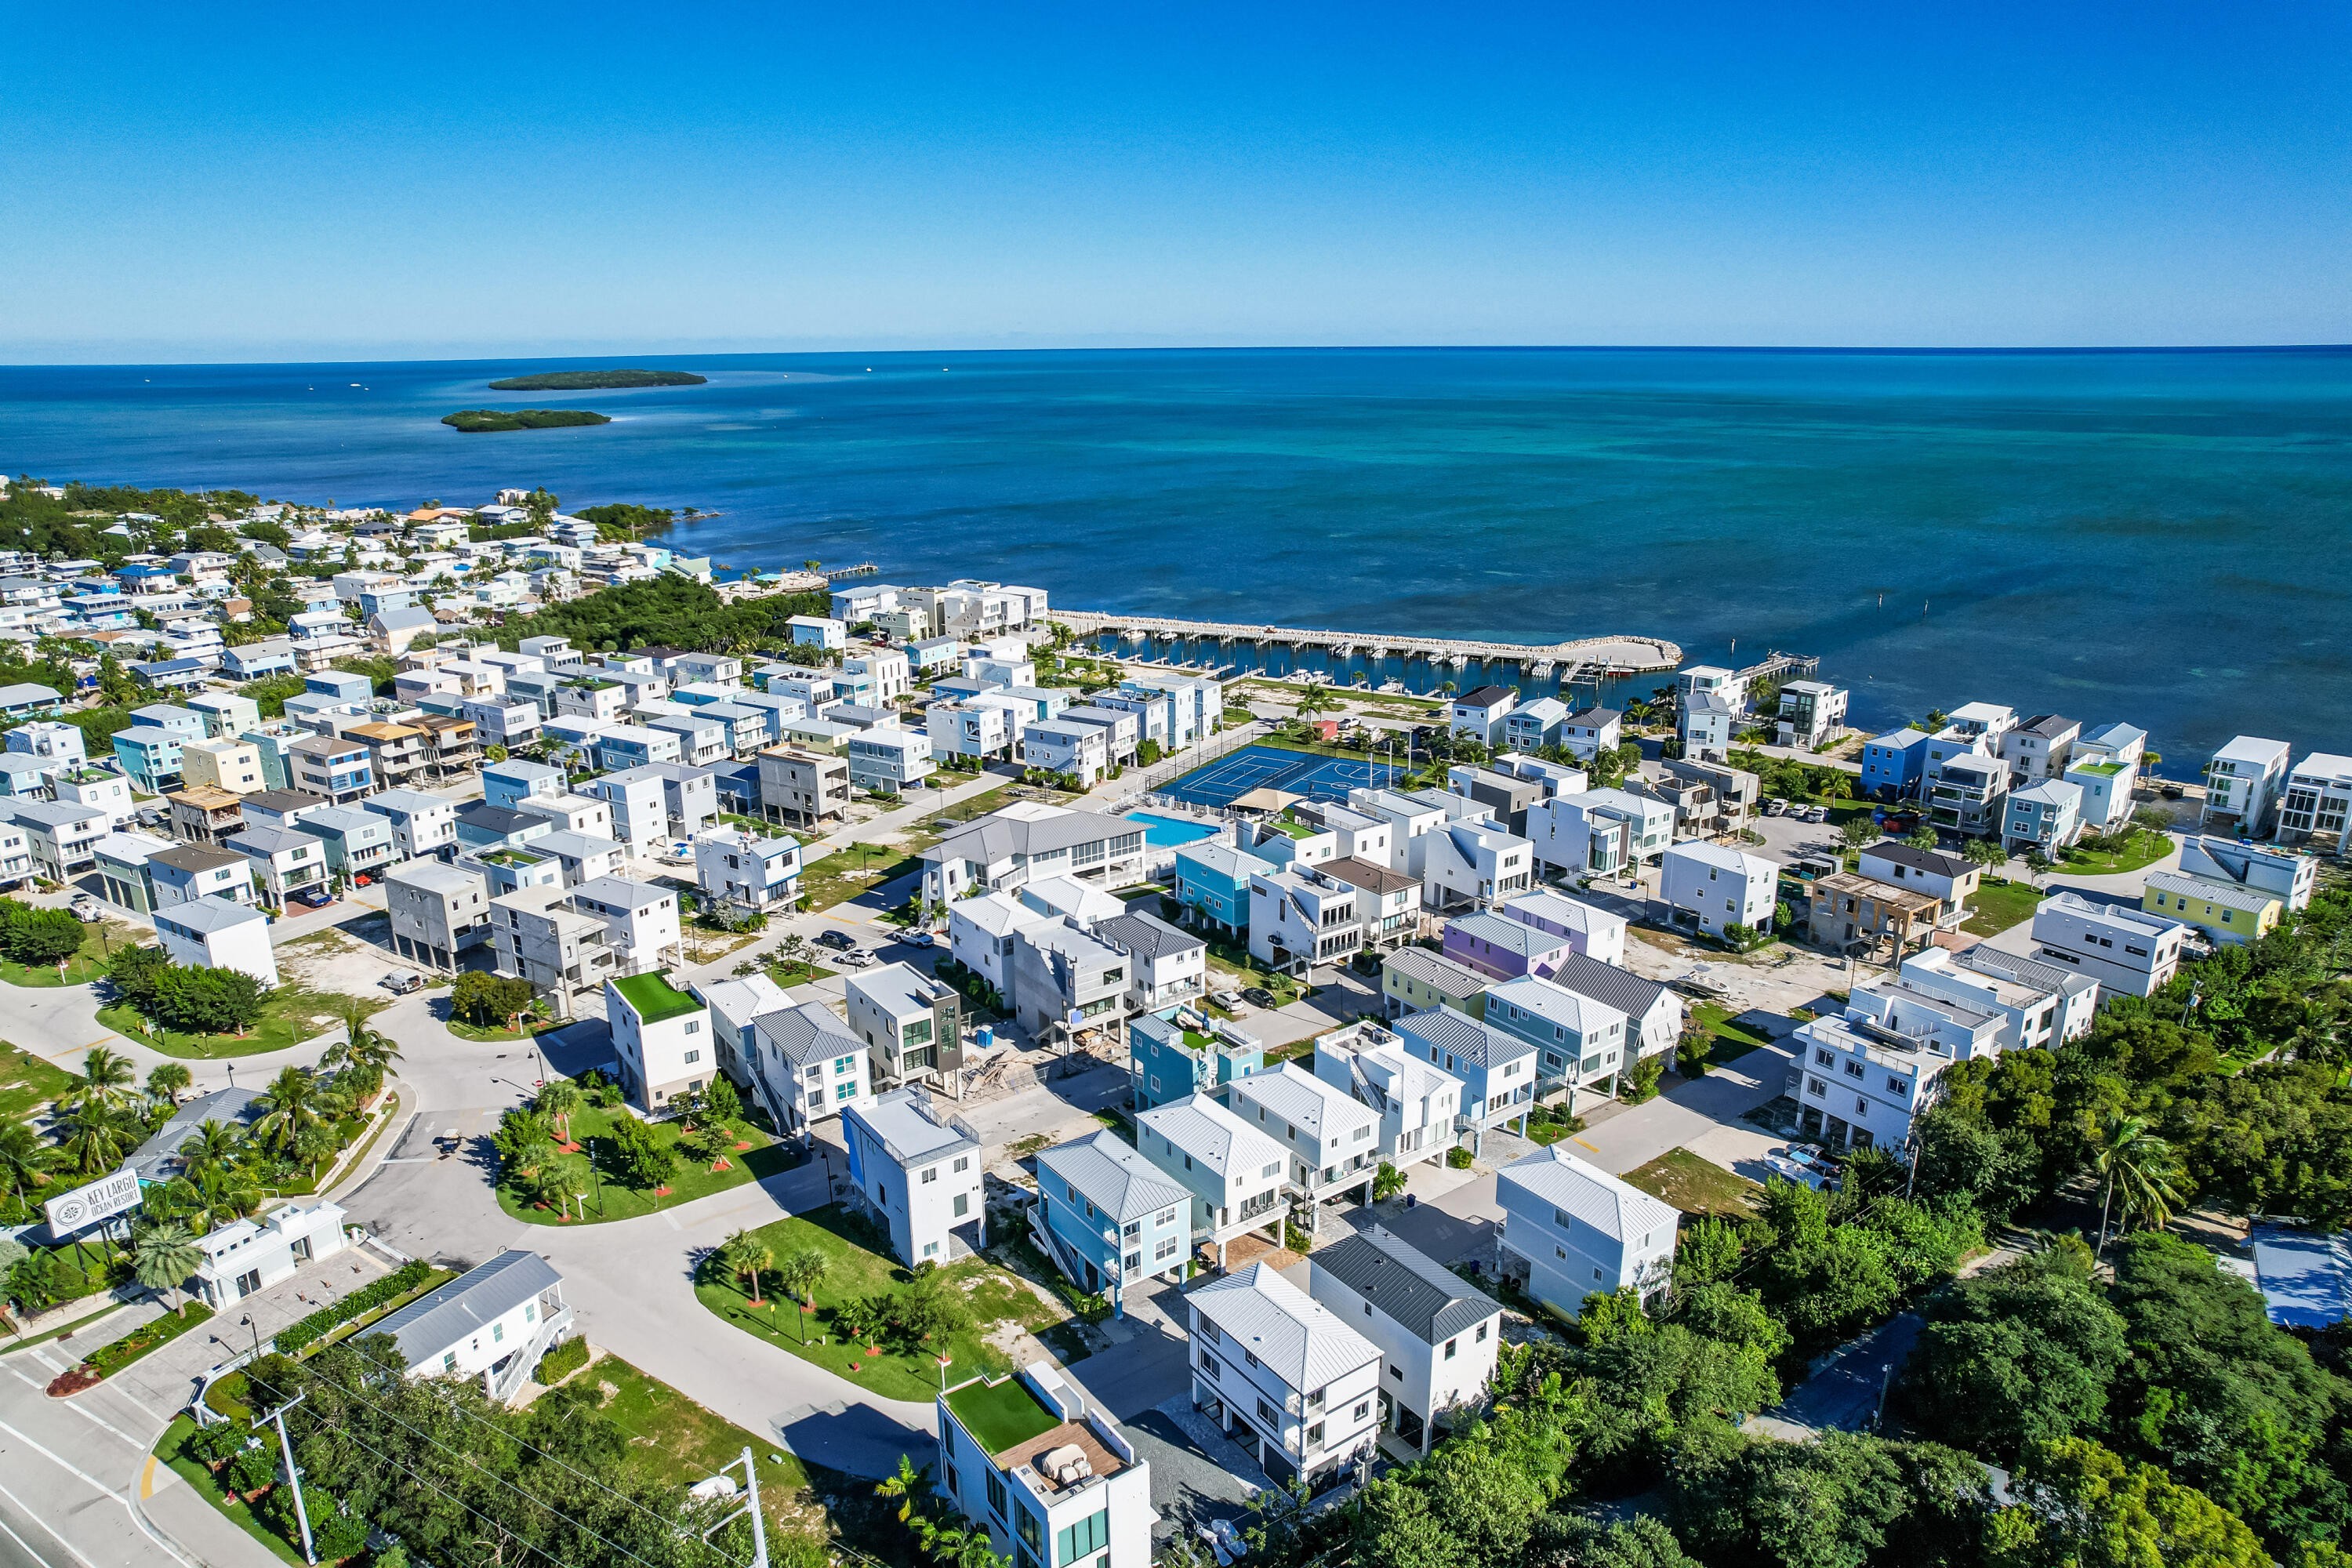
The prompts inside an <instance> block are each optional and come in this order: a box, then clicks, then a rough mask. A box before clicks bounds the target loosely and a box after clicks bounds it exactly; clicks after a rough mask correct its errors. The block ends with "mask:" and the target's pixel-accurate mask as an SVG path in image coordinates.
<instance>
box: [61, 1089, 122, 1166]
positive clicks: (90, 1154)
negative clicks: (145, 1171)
mask: <svg viewBox="0 0 2352 1568" xmlns="http://www.w3.org/2000/svg"><path fill="white" fill-rule="evenodd" d="M63 1147H64V1149H65V1152H66V1158H67V1159H68V1160H70V1161H71V1162H72V1163H73V1168H74V1169H75V1170H76V1171H78V1172H79V1173H81V1174H83V1175H85V1176H98V1175H103V1174H105V1173H107V1172H109V1171H111V1170H113V1169H114V1168H115V1167H116V1166H117V1165H120V1164H121V1163H122V1156H123V1155H124V1154H125V1153H126V1152H129V1150H130V1147H131V1139H130V1134H129V1131H128V1130H127V1129H126V1128H125V1127H124V1126H123V1125H122V1119H121V1116H120V1115H118V1114H117V1113H116V1112H114V1111H113V1110H109V1109H108V1108H107V1107H106V1106H105V1105H104V1104H102V1103H100V1102H99V1101H97V1100H77V1101H75V1102H74V1106H73V1109H72V1110H70V1111H68V1113H67V1117H66V1138H65V1142H64V1144H63Z"/></svg>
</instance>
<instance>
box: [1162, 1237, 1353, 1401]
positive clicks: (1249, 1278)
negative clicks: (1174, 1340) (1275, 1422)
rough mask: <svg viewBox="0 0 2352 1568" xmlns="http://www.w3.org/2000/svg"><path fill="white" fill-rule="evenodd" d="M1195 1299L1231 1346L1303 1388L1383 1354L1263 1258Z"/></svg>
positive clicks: (1199, 1292)
mask: <svg viewBox="0 0 2352 1568" xmlns="http://www.w3.org/2000/svg"><path fill="white" fill-rule="evenodd" d="M1192 1305H1193V1308H1194V1309H1195V1310H1197V1311H1198V1312H1199V1313H1200V1315H1201V1316H1202V1317H1203V1318H1206V1319H1207V1320H1208V1321H1210V1322H1212V1323H1214V1324H1215V1325H1216V1326H1217V1330H1218V1331H1219V1333H1220V1334H1221V1335H1222V1336H1223V1340H1224V1342H1225V1343H1226V1344H1227V1345H1228V1346H1229V1347H1231V1349H1232V1350H1234V1351H1239V1350H1246V1351H1248V1352H1250V1353H1251V1354H1252V1355H1255V1357H1257V1359H1258V1360H1259V1361H1260V1362H1261V1363H1264V1364H1265V1367H1266V1368H1267V1370H1269V1371H1270V1372H1272V1373H1274V1374H1275V1376H1276V1377H1278V1378H1280V1379H1281V1380H1282V1381H1283V1382H1284V1383H1286V1384H1288V1385H1289V1386H1291V1387H1292V1388H1296V1389H1298V1390H1300V1391H1302V1392H1306V1393H1312V1392H1313V1391H1314V1390H1316V1389H1318V1388H1321V1387H1323V1386H1324V1385H1325V1384H1328V1383H1330V1382H1331V1381H1332V1380H1333V1379H1335V1378H1339V1377H1344V1376H1345V1375H1347V1374H1348V1373H1351V1372H1354V1371H1355V1370H1357V1369H1358V1368H1359V1367H1362V1366H1365V1365H1368V1364H1370V1363H1374V1362H1377V1361H1379V1360H1380V1359H1381V1352H1380V1351H1379V1349H1378V1348H1377V1347H1375V1346H1374V1345H1373V1344H1372V1342H1370V1340H1367V1339H1366V1338H1364V1336H1363V1335H1361V1334H1360V1333H1358V1332H1357V1331H1355V1330H1353V1329H1351V1328H1349V1326H1348V1325H1347V1324H1346V1323H1344V1322H1342V1321H1340V1320H1339V1315H1338V1314H1337V1313H1335V1312H1333V1311H1332V1310H1331V1309H1329V1308H1328V1307H1326V1306H1325V1305H1323V1303H1321V1302H1320V1301H1318V1300H1315V1299H1314V1298H1313V1297H1311V1296H1309V1295H1307V1293H1306V1292H1305V1291H1304V1290H1301V1289H1298V1287H1297V1286H1296V1285H1293V1284H1292V1283H1290V1281H1289V1280H1287V1279H1284V1278H1283V1277H1282V1276H1281V1275H1279V1274H1277V1273H1276V1272H1275V1271H1274V1270H1273V1269H1272V1268H1268V1267H1267V1266H1266V1265H1265V1264H1263V1263H1253V1264H1251V1265H1250V1266H1249V1267H1248V1268H1244V1269H1242V1270H1241V1271H1240V1272H1239V1273H1235V1274H1229V1275H1227V1276H1225V1278H1223V1279H1215V1280H1212V1281H1210V1282H1209V1283H1208V1284H1206V1285H1203V1286H1202V1287H1201V1288H1200V1289H1197V1290H1194V1291H1193V1292H1192Z"/></svg>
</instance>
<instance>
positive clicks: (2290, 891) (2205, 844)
mask: <svg viewBox="0 0 2352 1568" xmlns="http://www.w3.org/2000/svg"><path fill="white" fill-rule="evenodd" d="M2180 871H2181V874H2182V875H2183V876H2187V877H2194V878H2196V879H2198V880H2199V881H2200V882H2220V883H2223V884H2225V885H2228V886H2231V887H2235V888H2241V889H2250V890H2252V891H2255V892H2263V893H2268V894H2270V895H2272V896H2273V897H2274V898H2276V899H2278V900H2280V901H2281V902H2283V903H2284V905H2285V906H2286V907H2287V908H2288V909H2290V910H2301V909H2308V908H2309V907H2310V906H2311V895H2312V893H2313V892H2314V891H2315V890H2316V889H2317V888H2318V886H2319V861H2318V860H2317V858H2315V857H2314V856H2312V855H2310V854H2307V853H2305V852H2302V851H2298V850H2293V849H2281V848H2276V847H2273V846H2271V845H2268V844H2241V843H2240V842H2238V841H2237V840H2236V839H2234V838H2215V837H2196V838H2185V839H2183V840H2181V844H2180Z"/></svg>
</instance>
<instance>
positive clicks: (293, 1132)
mask: <svg viewBox="0 0 2352 1568" xmlns="http://www.w3.org/2000/svg"><path fill="white" fill-rule="evenodd" d="M261 1102H262V1104H263V1105H264V1106H266V1107H267V1108H268V1109H267V1110H265V1111H264V1112H263V1114H262V1117H261V1120H260V1121H257V1122H255V1123H254V1124H253V1135H254V1137H255V1138H257V1139H258V1140H259V1141H260V1142H262V1143H263V1144H264V1145H265V1146H266V1147H268V1148H270V1149H273V1150H275V1151H277V1152H278V1153H280V1154H284V1155H291V1154H292V1153H293V1152H294V1145H295V1142H296V1141H297V1140H298V1139H299V1138H300V1137H301V1135H302V1130H303V1129H304V1128H307V1127H315V1126H317V1125H318V1124H319V1122H320V1120H321V1118H322V1114H323V1110H324V1107H325V1102H326V1096H325V1094H324V1093H323V1091H322V1090H321V1089H320V1084H319V1080H318V1079H317V1078H316V1077H314V1076H313V1075H312V1074H311V1073H310V1069H309V1068H299V1067H286V1068H279V1069H278V1076H277V1077H276V1078H274V1079H270V1080H269V1087H268V1089H264V1090H262V1091H261Z"/></svg>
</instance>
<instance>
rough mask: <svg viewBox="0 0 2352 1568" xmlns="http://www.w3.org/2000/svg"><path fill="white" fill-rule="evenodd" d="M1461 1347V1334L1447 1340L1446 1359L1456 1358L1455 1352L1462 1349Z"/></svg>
mask: <svg viewBox="0 0 2352 1568" xmlns="http://www.w3.org/2000/svg"><path fill="white" fill-rule="evenodd" d="M1461 1348H1462V1341H1461V1339H1460V1337H1459V1336H1456V1337H1455V1338H1454V1339H1450V1340H1448V1341H1446V1342H1445V1359H1446V1360H1447V1361H1452V1360H1453V1359H1454V1352H1455V1351H1458V1350H1460V1349H1461Z"/></svg>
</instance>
